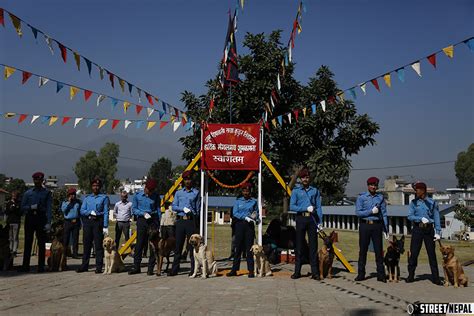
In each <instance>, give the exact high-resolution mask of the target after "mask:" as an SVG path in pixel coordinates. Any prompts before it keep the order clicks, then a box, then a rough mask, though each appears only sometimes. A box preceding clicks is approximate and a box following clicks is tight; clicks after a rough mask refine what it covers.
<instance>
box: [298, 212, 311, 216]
mask: <svg viewBox="0 0 474 316" xmlns="http://www.w3.org/2000/svg"><path fill="white" fill-rule="evenodd" d="M312 214H313V213H310V212H298V213H296V216H303V217H310V216H311V215H312Z"/></svg>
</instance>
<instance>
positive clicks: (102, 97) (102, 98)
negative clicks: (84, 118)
mask: <svg viewBox="0 0 474 316" xmlns="http://www.w3.org/2000/svg"><path fill="white" fill-rule="evenodd" d="M105 98H106V96H105V95H102V94H99V96H98V97H97V106H99V104H100V102H102V101H104V100H105Z"/></svg>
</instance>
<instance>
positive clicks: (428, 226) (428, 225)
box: [413, 222, 433, 228]
mask: <svg viewBox="0 0 474 316" xmlns="http://www.w3.org/2000/svg"><path fill="white" fill-rule="evenodd" d="M413 226H415V227H420V228H431V227H433V223H426V224H425V223H421V222H414V223H413Z"/></svg>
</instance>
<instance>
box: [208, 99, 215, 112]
mask: <svg viewBox="0 0 474 316" xmlns="http://www.w3.org/2000/svg"><path fill="white" fill-rule="evenodd" d="M212 109H214V98H212V99H211V102H210V104H209V111H212Z"/></svg>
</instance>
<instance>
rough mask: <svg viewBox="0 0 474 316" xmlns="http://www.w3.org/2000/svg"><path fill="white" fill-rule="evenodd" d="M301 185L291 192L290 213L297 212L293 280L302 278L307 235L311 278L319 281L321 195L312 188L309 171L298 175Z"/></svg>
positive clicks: (321, 217) (321, 218)
mask: <svg viewBox="0 0 474 316" xmlns="http://www.w3.org/2000/svg"><path fill="white" fill-rule="evenodd" d="M298 177H299V178H300V179H301V185H297V186H296V187H295V188H294V189H293V191H292V192H291V198H290V211H293V212H296V245H295V248H296V262H295V272H294V273H293V274H292V275H291V278H292V279H298V278H300V277H301V266H302V259H303V243H304V238H305V235H306V233H308V241H309V261H310V265H311V278H312V279H313V280H319V279H320V278H319V259H318V255H317V252H318V230H322V229H323V226H322V224H321V223H322V220H323V211H322V209H321V193H320V192H319V190H318V189H317V188H315V187H313V186H310V185H309V184H310V174H309V170H308V169H306V168H303V169H302V170H300V172H299V173H298Z"/></svg>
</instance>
